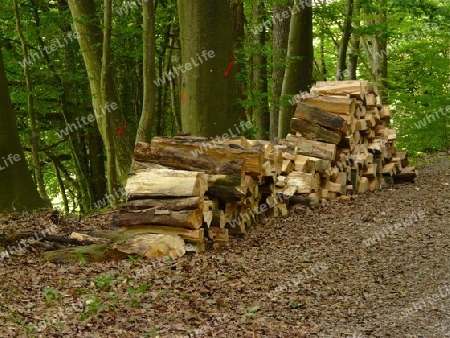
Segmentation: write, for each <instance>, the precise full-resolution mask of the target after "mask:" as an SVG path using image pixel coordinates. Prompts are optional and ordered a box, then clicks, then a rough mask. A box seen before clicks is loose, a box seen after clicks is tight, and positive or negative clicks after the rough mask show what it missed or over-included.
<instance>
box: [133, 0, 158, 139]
mask: <svg viewBox="0 0 450 338" xmlns="http://www.w3.org/2000/svg"><path fill="white" fill-rule="evenodd" d="M142 18H143V27H144V31H143V34H142V35H143V44H144V50H143V88H144V91H143V100H142V101H143V102H142V115H141V120H140V122H139V127H138V131H137V135H136V143H137V142H150V141H151V139H152V135H153V121H154V117H155V114H156V112H155V109H156V105H155V99H156V85H155V83H154V81H155V79H156V70H155V49H156V37H155V36H156V33H155V4H154V2H153V0H150V1H148V2H146V1H143V2H142Z"/></svg>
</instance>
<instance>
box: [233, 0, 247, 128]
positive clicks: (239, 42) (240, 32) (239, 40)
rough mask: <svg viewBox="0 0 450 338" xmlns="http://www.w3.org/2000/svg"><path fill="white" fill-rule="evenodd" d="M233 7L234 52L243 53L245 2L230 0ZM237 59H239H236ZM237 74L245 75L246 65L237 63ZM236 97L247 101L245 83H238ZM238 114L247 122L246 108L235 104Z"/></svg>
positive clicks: (240, 104)
mask: <svg viewBox="0 0 450 338" xmlns="http://www.w3.org/2000/svg"><path fill="white" fill-rule="evenodd" d="M230 7H231V18H232V21H233V41H234V50H235V51H236V52H239V51H243V45H244V40H245V12H244V1H243V0H230ZM236 59H237V57H236ZM235 68H236V74H237V75H238V79H239V74H243V73H245V63H244V62H236V64H235ZM236 93H237V94H236V96H237V98H238V99H239V100H240V101H244V100H245V81H243V80H241V81H239V80H237V81H236ZM234 109H235V110H236V112H237V113H238V115H239V119H240V120H243V121H244V120H246V119H247V117H246V114H245V106H244V105H243V104H242V103H239V102H235V108H234Z"/></svg>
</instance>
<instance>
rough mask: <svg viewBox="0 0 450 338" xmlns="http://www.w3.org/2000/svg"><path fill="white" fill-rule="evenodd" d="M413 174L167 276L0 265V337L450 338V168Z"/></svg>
mask: <svg viewBox="0 0 450 338" xmlns="http://www.w3.org/2000/svg"><path fill="white" fill-rule="evenodd" d="M419 170H420V174H419V179H418V181H417V182H416V183H415V184H405V185H401V186H395V187H394V189H391V190H383V191H380V192H377V193H369V194H367V195H364V196H358V197H357V198H356V199H353V200H351V201H347V202H338V203H333V204H332V205H330V206H328V207H326V208H323V209H314V210H310V209H307V208H303V207H299V208H295V209H294V210H293V211H292V212H291V214H290V215H289V216H288V217H287V218H282V219H268V220H266V221H264V222H263V223H262V224H261V225H260V226H258V228H256V229H255V230H254V231H252V232H251V233H249V234H247V235H245V236H244V237H242V238H234V239H232V241H231V244H230V248H229V249H221V250H218V251H209V252H206V253H203V254H199V255H196V256H185V257H183V258H181V259H179V260H177V261H176V262H175V263H173V264H166V265H155V264H153V265H149V264H148V263H145V262H130V261H123V262H118V263H117V262H116V263H114V262H111V263H107V264H88V265H83V264H79V265H75V266H60V265H53V264H49V263H43V262H42V261H40V260H39V259H37V258H36V257H35V256H33V255H31V254H30V255H27V256H23V257H22V258H21V259H20V260H19V259H11V260H7V261H5V262H0V332H1V334H0V336H2V337H10V336H11V337H15V336H33V335H34V336H38V337H39V336H42V337H63V336H66V335H68V334H70V335H71V336H73V337H170V338H171V337H450V269H449V264H450V205H449V201H450V158H448V157H445V156H440V157H435V158H433V159H432V161H431V162H430V163H428V164H426V165H424V166H422V167H421V168H419ZM105 276H107V277H105ZM101 282H102V283H103V284H102V283H101ZM46 287H47V289H45V288H46ZM49 290H52V291H49ZM31 324H32V325H31ZM33 325H34V326H33Z"/></svg>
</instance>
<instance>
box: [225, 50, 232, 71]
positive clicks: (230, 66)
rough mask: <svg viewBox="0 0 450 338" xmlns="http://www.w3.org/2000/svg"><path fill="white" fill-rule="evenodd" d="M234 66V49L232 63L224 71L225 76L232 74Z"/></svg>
mask: <svg viewBox="0 0 450 338" xmlns="http://www.w3.org/2000/svg"><path fill="white" fill-rule="evenodd" d="M233 66H234V51H233V55H232V56H231V61H230V64H229V65H228V68H227V70H226V71H225V73H224V75H225V77H227V76H228V75H230V72H231V70H232V69H233Z"/></svg>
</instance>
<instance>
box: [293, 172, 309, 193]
mask: <svg viewBox="0 0 450 338" xmlns="http://www.w3.org/2000/svg"><path fill="white" fill-rule="evenodd" d="M286 185H287V186H294V187H296V189H297V190H296V193H298V194H309V193H310V192H311V189H313V174H307V173H302V172H299V171H293V172H291V173H290V174H289V175H288V176H287V178H286Z"/></svg>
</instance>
